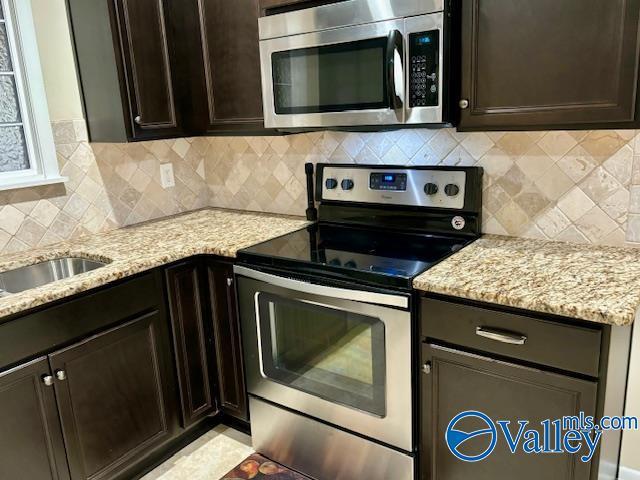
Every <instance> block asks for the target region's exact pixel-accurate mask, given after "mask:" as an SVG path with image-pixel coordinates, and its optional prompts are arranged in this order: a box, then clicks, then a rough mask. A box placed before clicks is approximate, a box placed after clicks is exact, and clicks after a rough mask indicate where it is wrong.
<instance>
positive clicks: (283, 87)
mask: <svg viewBox="0 0 640 480" xmlns="http://www.w3.org/2000/svg"><path fill="white" fill-rule="evenodd" d="M404 23H405V22H404V19H397V20H389V21H384V22H376V23H370V24H366V25H359V26H353V27H345V28H338V29H333V30H325V31H319V32H313V33H307V34H301V35H293V36H287V37H280V38H273V39H268V40H262V41H261V42H260V58H261V70H262V91H263V98H264V117H265V126H266V127H267V128H300V127H330V126H348V125H380V124H398V123H403V122H404V98H405V75H404V67H403V64H404V53H403V51H404Z"/></svg>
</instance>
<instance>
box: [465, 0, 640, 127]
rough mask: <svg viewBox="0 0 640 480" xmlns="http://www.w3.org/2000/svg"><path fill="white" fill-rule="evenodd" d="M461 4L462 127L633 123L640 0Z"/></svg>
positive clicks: (470, 0) (489, 0) (521, 0)
mask: <svg viewBox="0 0 640 480" xmlns="http://www.w3.org/2000/svg"><path fill="white" fill-rule="evenodd" d="M461 5H462V11H461V15H462V35H461V38H462V72H461V79H462V89H461V97H460V107H461V110H460V123H459V127H460V129H461V130H493V129H526V128H588V127H592V126H599V127H607V126H622V125H629V126H632V125H633V123H632V122H633V121H634V120H635V119H636V118H637V112H636V105H637V102H636V100H637V99H636V87H637V84H638V75H637V74H638V63H639V60H640V57H639V55H638V32H639V29H638V25H639V21H638V20H639V11H640V0H609V1H606V2H603V1H602V0H563V1H557V0H538V1H536V2H531V1H529V0H511V1H508V2H505V1H503V0H462V3H461Z"/></svg>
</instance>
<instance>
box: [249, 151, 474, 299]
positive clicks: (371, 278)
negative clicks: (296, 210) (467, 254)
mask: <svg viewBox="0 0 640 480" xmlns="http://www.w3.org/2000/svg"><path fill="white" fill-rule="evenodd" d="M316 185H317V186H316V188H317V192H316V200H318V201H319V202H320V217H319V218H320V219H319V222H317V223H315V224H313V225H310V226H309V227H307V228H305V229H302V230H299V231H297V232H293V233H290V234H288V235H284V236H282V237H279V238H275V239H273V240H269V241H267V242H264V243H261V244H259V245H256V246H253V247H250V248H247V249H244V250H241V251H240V252H239V253H238V258H239V260H240V261H242V262H246V263H249V264H251V265H252V266H262V267H271V268H277V269H286V270H288V271H291V272H295V273H301V274H305V275H309V274H311V275H316V276H318V275H319V276H323V277H331V278H336V279H340V280H345V281H354V280H355V281H358V282H359V283H367V284H372V285H377V286H383V287H396V288H402V289H409V288H411V282H412V280H413V278H414V277H416V276H417V275H419V274H421V273H422V272H424V271H425V270H427V269H428V268H430V267H431V266H432V265H434V264H436V263H437V262H439V261H441V260H443V259H444V258H446V257H447V256H449V255H451V254H453V253H455V252H457V251H458V250H460V249H461V248H463V247H464V246H465V245H467V244H468V243H470V242H472V241H473V240H475V239H476V238H478V236H479V235H480V209H481V193H482V189H481V185H482V169H480V168H473V167H403V168H398V167H392V166H366V165H328V164H319V165H318V167H317V175H316Z"/></svg>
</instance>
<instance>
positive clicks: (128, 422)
mask: <svg viewBox="0 0 640 480" xmlns="http://www.w3.org/2000/svg"><path fill="white" fill-rule="evenodd" d="M165 323H166V321H165V317H164V315H161V314H160V313H159V312H157V311H153V312H150V313H148V314H146V315H142V316H140V317H139V318H137V319H135V320H133V321H130V322H128V323H126V324H124V325H122V326H119V327H116V328H114V329H112V330H109V331H107V332H105V333H102V334H100V335H97V336H94V337H92V338H90V339H88V340H86V341H83V342H81V343H78V344H76V345H72V346H70V347H69V348H66V349H64V350H61V351H59V352H56V353H54V354H52V355H50V356H49V359H50V363H51V368H52V369H53V374H54V377H55V392H56V397H57V402H58V410H59V412H60V418H61V422H62V429H63V431H64V438H65V442H66V448H67V456H68V460H69V468H70V471H71V478H72V479H74V480H76V479H78V480H80V479H89V478H90V479H92V480H99V479H106V478H114V477H116V476H117V475H118V473H119V472H123V471H125V470H126V469H127V468H128V467H130V466H131V465H133V464H134V463H136V462H138V461H139V460H140V459H141V458H143V457H144V455H145V454H146V453H149V452H150V451H151V450H153V449H154V448H155V447H158V446H159V445H160V444H161V443H163V442H164V441H167V440H169V439H170V437H171V436H172V435H173V434H174V433H175V426H174V422H173V421H172V419H173V417H172V410H173V409H172V402H171V396H172V395H173V392H172V391H171V389H170V388H168V384H167V380H168V374H167V372H169V371H170V369H169V368H168V366H169V365H168V362H169V361H170V357H169V355H170V346H169V344H168V335H167V332H166V330H167V325H165ZM16 478H18V477H16ZM23 478H25V477H23ZM29 478H36V477H29Z"/></svg>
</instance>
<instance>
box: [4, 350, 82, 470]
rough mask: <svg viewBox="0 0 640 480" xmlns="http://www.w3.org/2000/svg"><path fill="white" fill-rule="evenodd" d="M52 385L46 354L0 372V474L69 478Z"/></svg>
mask: <svg viewBox="0 0 640 480" xmlns="http://www.w3.org/2000/svg"><path fill="white" fill-rule="evenodd" d="M45 381H46V382H47V384H48V385H47V384H45ZM52 385H53V377H52V375H51V371H50V369H49V363H48V362H47V359H46V358H45V357H43V358H39V359H37V360H34V361H33V362H30V363H27V364H26V365H21V366H20V367H17V368H14V369H12V370H9V371H8V372H5V373H3V374H0V432H2V433H0V478H3V479H5V478H6V479H19V478H24V479H37V480H49V479H51V480H66V479H68V478H69V468H68V467H67V461H66V457H65V451H64V445H63V442H62V431H61V429H60V421H59V420H58V411H57V408H56V400H55V395H54V392H53V386H52Z"/></svg>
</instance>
